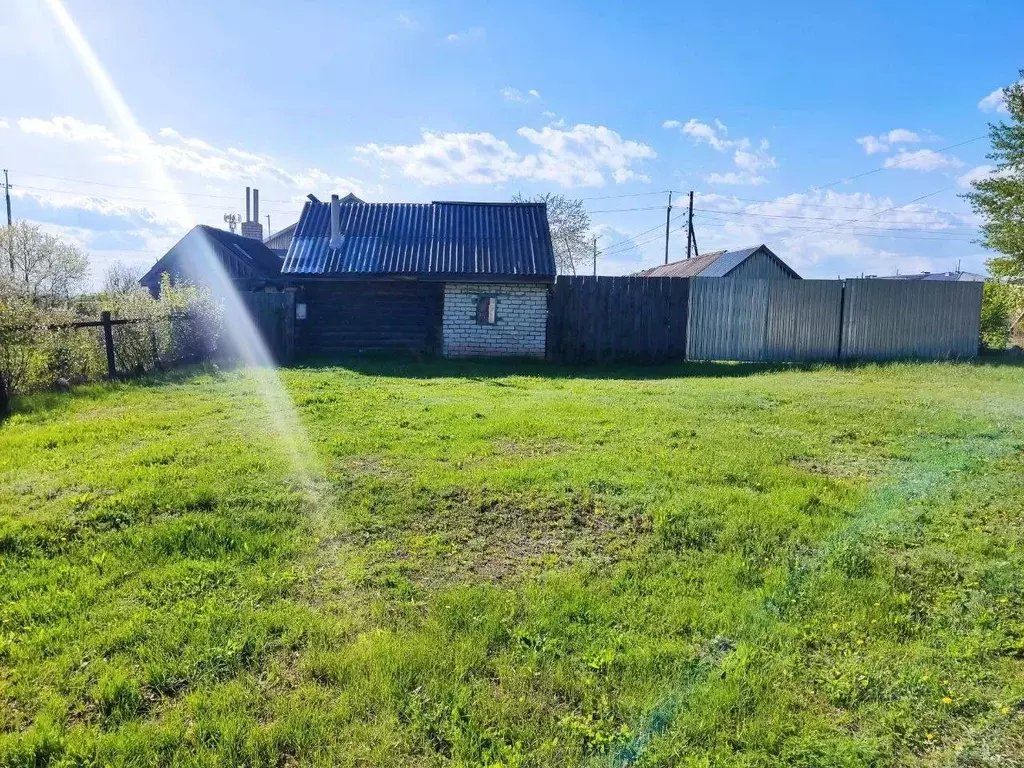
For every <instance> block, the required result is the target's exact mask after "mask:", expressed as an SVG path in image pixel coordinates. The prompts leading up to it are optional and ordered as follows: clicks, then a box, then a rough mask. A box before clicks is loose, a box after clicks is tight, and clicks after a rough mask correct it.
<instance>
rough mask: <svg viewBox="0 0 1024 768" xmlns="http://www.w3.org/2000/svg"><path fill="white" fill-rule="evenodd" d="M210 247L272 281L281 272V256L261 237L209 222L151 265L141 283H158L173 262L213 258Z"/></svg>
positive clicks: (187, 234) (186, 235) (224, 257)
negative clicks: (235, 231)
mask: <svg viewBox="0 0 1024 768" xmlns="http://www.w3.org/2000/svg"><path fill="white" fill-rule="evenodd" d="M210 250H212V251H213V253H214V254H216V255H217V256H218V257H219V258H220V259H221V260H222V262H223V261H225V260H237V261H239V262H241V263H242V264H244V265H245V266H246V267H248V268H249V269H250V270H252V272H254V273H255V274H257V275H260V276H261V277H263V278H266V279H268V280H270V279H274V278H276V277H278V276H279V274H280V271H281V258H280V257H279V256H278V255H277V254H275V253H274V252H273V251H272V250H270V249H269V248H268V247H267V246H265V245H264V244H263V243H262V242H260V241H259V240H256V239H254V238H251V237H242V236H241V235H236V234H235V233H234V232H228V231H226V230H223V229H217V228H216V227H211V226H208V225H206V224H197V225H196V226H194V227H192V229H190V230H189V231H188V232H187V233H186V234H185V236H184V237H182V238H181V240H179V241H178V242H177V243H175V244H174V246H173V247H172V248H171V249H170V250H169V251H167V253H165V254H164V255H163V256H162V257H161V258H160V259H159V261H157V263H156V264H154V265H153V266H152V267H150V269H149V271H148V272H147V273H146V274H145V275H143V276H142V278H141V279H140V280H139V283H141V284H142V285H145V286H149V285H154V284H158V283H159V282H160V275H161V274H162V273H164V272H167V271H171V267H172V266H173V264H172V262H177V263H179V264H183V263H185V262H187V261H188V260H189V259H192V258H195V259H199V260H204V259H207V258H209V253H210Z"/></svg>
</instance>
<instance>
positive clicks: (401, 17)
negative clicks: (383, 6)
mask: <svg viewBox="0 0 1024 768" xmlns="http://www.w3.org/2000/svg"><path fill="white" fill-rule="evenodd" d="M395 21H397V22H398V23H399V24H401V25H402V26H403V27H407V28H409V29H412V28H413V27H415V26H416V20H415V19H413V18H412V16H410V15H409V14H407V13H400V14H398V15H397V16H395Z"/></svg>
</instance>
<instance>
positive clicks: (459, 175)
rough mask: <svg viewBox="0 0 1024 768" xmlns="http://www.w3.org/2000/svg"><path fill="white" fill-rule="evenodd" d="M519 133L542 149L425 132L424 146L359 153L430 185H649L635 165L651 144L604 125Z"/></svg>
mask: <svg viewBox="0 0 1024 768" xmlns="http://www.w3.org/2000/svg"><path fill="white" fill-rule="evenodd" d="M517 133H518V134H519V136H521V137H522V138H524V139H526V140H527V141H528V142H530V143H531V144H533V145H535V146H536V147H538V148H539V150H538V151H536V152H531V153H525V154H524V153H521V152H519V151H517V150H515V149H513V148H512V146H511V145H510V144H509V143H508V142H506V141H504V140H502V139H499V138H498V137H496V136H494V135H493V134H491V133H444V134H437V133H433V132H431V131H424V132H423V140H422V141H421V142H420V143H419V144H411V145H385V146H381V145H378V144H366V145H364V146H361V147H357V152H359V153H360V154H363V155H365V156H370V157H375V158H377V159H380V160H383V161H386V162H389V163H394V164H395V165H397V166H399V168H401V170H402V172H403V173H404V174H405V175H406V176H409V177H411V178H414V179H416V180H418V181H420V182H422V183H423V184H428V185H436V184H457V183H467V184H495V183H502V182H505V181H508V180H510V179H534V180H541V181H551V182H555V183H557V184H560V185H562V186H563V187H575V186H601V185H603V184H605V183H606V175H610V176H611V178H612V180H614V181H615V182H616V183H620V184H621V183H624V182H626V181H648V180H649V179H648V177H647V176H645V175H644V174H642V173H640V172H639V171H637V170H636V169H635V168H634V167H633V166H634V165H635V164H636V163H638V162H641V161H643V160H646V159H651V158H654V157H656V156H657V153H656V152H655V151H654V150H653V149H652V148H651V147H649V146H647V145H646V144H642V143H640V142H637V141H630V140H626V139H623V138H622V136H620V135H619V134H618V133H616V132H615V131H613V130H611V129H609V128H606V127H604V126H593V125H586V124H579V125H575V126H573V127H572V128H570V129H563V128H560V127H557V126H553V125H548V126H545V127H544V128H542V129H540V130H536V129H534V128H528V127H523V128H520V129H519V131H518V132H517Z"/></svg>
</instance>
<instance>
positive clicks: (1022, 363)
mask: <svg viewBox="0 0 1024 768" xmlns="http://www.w3.org/2000/svg"><path fill="white" fill-rule="evenodd" d="M908 362H913V361H907V360H894V361H845V362H838V363H837V362H814V363H733V362H699V363H697V362H691V363H679V362H676V363H663V364H640V363H593V364H577V365H568V364H565V363H554V362H549V361H545V360H531V359H507V358H506V359H494V360H488V359H466V360H443V359H431V358H418V357H415V356H412V355H407V356H402V355H396V354H388V355H385V354H366V355H361V356H357V357H349V358H344V359H334V360H306V361H301V362H297V363H294V364H292V365H289V366H284V367H283V370H285V371H302V370H313V371H324V372H329V371H331V370H339V369H340V370H345V371H351V372H353V373H358V374H360V375H363V376H381V377H394V378H408V379H438V378H453V379H470V380H481V381H483V380H488V379H500V378H506V377H509V376H530V377H535V378H540V379H553V380H554V379H595V380H601V379H606V380H622V379H628V380H634V381H653V380H659V379H677V378H712V379H734V378H742V377H745V376H757V375H760V374H768V373H780V372H785V371H817V370H850V371H854V370H858V369H861V368H874V369H879V368H881V369H885V368H889V367H896V366H902V365H906V364H907V363H908ZM926 362H927V361H926ZM960 364H962V365H965V366H970V367H974V368H1024V357H1022V356H1020V355H1011V354H986V355H982V356H981V357H979V358H978V359H976V360H972V361H964V362H962V363H960ZM231 370H233V366H231V365H230V364H220V365H216V364H212V363H205V364H197V365H188V366H183V367H181V368H175V369H173V370H169V371H163V372H152V373H148V374H145V375H142V376H138V377H135V378H130V379H121V380H118V381H113V382H94V383H90V384H82V385H79V386H75V387H72V388H71V389H68V390H53V391H44V392H36V393H33V394H30V395H23V396H20V397H15V398H14V400H13V403H12V409H11V413H10V414H9V415H10V416H13V415H17V414H23V415H32V414H39V413H42V412H47V411H51V410H55V409H58V408H67V407H69V406H71V405H73V404H74V403H76V402H81V401H87V400H97V399H100V398H102V397H105V396H107V395H108V394H109V393H110V392H111V391H117V390H118V389H120V388H140V387H141V388H148V387H164V386H167V385H169V384H181V383H184V382H187V381H189V380H191V379H194V378H195V377H197V376H204V375H211V374H213V375H220V374H221V373H227V372H229V371H231ZM4 421H5V417H4V415H2V414H0V425H3V423H4Z"/></svg>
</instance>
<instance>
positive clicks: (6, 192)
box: [4, 168, 13, 227]
mask: <svg viewBox="0 0 1024 768" xmlns="http://www.w3.org/2000/svg"><path fill="white" fill-rule="evenodd" d="M4 196H5V197H6V198H7V226H8V227H9V226H11V225H12V223H13V222H12V221H11V182H10V181H9V180H8V179H7V169H6V168H4Z"/></svg>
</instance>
